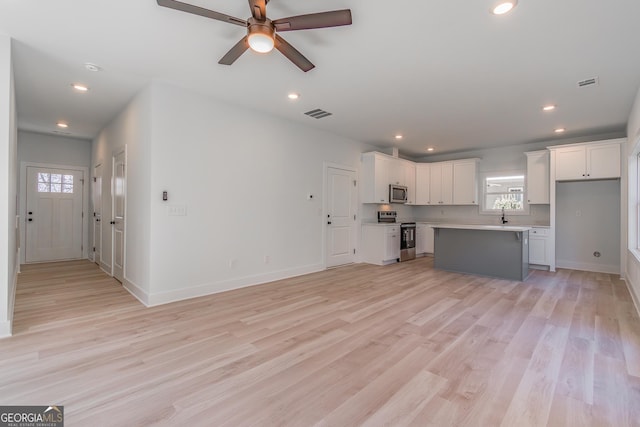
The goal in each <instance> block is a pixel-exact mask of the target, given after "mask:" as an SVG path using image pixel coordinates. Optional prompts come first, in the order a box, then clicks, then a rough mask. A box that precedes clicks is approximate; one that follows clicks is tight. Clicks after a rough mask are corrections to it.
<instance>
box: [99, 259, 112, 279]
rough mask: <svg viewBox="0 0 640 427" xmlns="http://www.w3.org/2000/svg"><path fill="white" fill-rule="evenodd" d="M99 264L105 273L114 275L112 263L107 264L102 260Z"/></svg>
mask: <svg viewBox="0 0 640 427" xmlns="http://www.w3.org/2000/svg"><path fill="white" fill-rule="evenodd" d="M99 266H100V270H102V271H104V272H105V273H107V275H108V276H112V275H111V265H110V264H106V263H105V262H103V261H102V260H100V264H99Z"/></svg>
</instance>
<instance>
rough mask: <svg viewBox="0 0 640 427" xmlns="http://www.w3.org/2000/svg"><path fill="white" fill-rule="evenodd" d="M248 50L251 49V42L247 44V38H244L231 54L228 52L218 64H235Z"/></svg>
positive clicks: (231, 50)
mask: <svg viewBox="0 0 640 427" xmlns="http://www.w3.org/2000/svg"><path fill="white" fill-rule="evenodd" d="M247 49H249V42H247V36H244V37H243V38H242V39H240V41H239V42H238V43H236V44H235V46H233V47H232V48H231V49H230V50H229V52H227V53H226V54H225V55H224V56H223V57H222V58H220V61H218V64H222V65H231V64H233V63H234V62H235V61H236V59H238V58H240V55H242V54H243V53H244V52H245V51H246V50H247Z"/></svg>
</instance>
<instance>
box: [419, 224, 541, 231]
mask: <svg viewBox="0 0 640 427" xmlns="http://www.w3.org/2000/svg"><path fill="white" fill-rule="evenodd" d="M430 225H431V227H432V228H456V229H461V230H487V231H529V230H531V228H532V227H527V226H523V225H481V224H430Z"/></svg>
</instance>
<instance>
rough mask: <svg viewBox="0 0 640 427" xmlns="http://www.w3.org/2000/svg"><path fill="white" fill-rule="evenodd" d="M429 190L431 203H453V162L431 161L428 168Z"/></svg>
mask: <svg viewBox="0 0 640 427" xmlns="http://www.w3.org/2000/svg"><path fill="white" fill-rule="evenodd" d="M429 191H430V193H431V194H430V196H431V197H430V200H431V204H432V205H450V204H452V203H453V163H452V162H440V163H431V164H430V168H429Z"/></svg>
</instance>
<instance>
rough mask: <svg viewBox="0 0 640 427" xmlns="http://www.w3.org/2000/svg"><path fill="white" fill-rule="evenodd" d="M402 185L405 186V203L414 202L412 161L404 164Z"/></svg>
mask: <svg viewBox="0 0 640 427" xmlns="http://www.w3.org/2000/svg"><path fill="white" fill-rule="evenodd" d="M404 185H406V186H407V205H415V204H416V165H415V163H413V162H405V164H404Z"/></svg>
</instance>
